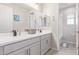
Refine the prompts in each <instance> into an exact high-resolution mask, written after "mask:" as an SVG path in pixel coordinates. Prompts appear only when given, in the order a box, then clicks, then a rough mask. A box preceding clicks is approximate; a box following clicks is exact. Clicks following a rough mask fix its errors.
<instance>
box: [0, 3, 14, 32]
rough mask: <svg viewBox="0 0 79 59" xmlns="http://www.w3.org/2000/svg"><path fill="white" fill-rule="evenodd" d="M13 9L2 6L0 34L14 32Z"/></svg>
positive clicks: (0, 5) (0, 11) (0, 7)
mask: <svg viewBox="0 0 79 59" xmlns="http://www.w3.org/2000/svg"><path fill="white" fill-rule="evenodd" d="M12 16H13V9H12V8H10V7H8V6H5V5H2V4H0V33H8V32H11V31H12V23H13V17H12Z"/></svg>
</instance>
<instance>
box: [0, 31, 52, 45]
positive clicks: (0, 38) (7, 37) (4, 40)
mask: <svg viewBox="0 0 79 59" xmlns="http://www.w3.org/2000/svg"><path fill="white" fill-rule="evenodd" d="M47 33H51V31H44V32H42V33H36V34H26V33H25V32H24V33H21V35H20V36H19V35H18V36H12V34H10V33H4V34H0V46H4V45H7V44H10V43H14V42H18V41H22V40H27V39H29V38H33V37H37V36H41V35H44V34H47Z"/></svg>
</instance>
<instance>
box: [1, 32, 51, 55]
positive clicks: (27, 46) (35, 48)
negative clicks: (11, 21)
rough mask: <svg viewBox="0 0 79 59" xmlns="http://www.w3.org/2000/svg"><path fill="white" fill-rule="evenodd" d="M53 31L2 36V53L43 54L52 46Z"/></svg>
mask: <svg viewBox="0 0 79 59" xmlns="http://www.w3.org/2000/svg"><path fill="white" fill-rule="evenodd" d="M51 36H52V33H51V32H42V33H36V34H22V35H20V36H15V37H14V36H9V35H7V36H6V35H5V36H0V55H43V54H45V53H46V52H47V51H48V50H49V49H50V48H51V39H52V37H51Z"/></svg>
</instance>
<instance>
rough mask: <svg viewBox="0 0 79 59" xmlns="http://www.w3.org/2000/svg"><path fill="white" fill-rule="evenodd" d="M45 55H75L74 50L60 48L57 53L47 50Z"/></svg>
mask: <svg viewBox="0 0 79 59" xmlns="http://www.w3.org/2000/svg"><path fill="white" fill-rule="evenodd" d="M46 55H77V52H76V49H75V48H64V47H61V48H60V50H59V51H55V50H49V51H48V53H47V54H46Z"/></svg>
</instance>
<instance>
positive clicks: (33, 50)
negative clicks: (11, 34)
mask: <svg viewBox="0 0 79 59" xmlns="http://www.w3.org/2000/svg"><path fill="white" fill-rule="evenodd" d="M8 55H40V42H37V43H34V44H32V45H30V46H27V47H24V48H22V49H19V50H17V51H15V52H12V53H9V54H8Z"/></svg>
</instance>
